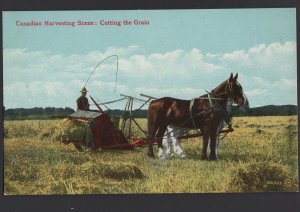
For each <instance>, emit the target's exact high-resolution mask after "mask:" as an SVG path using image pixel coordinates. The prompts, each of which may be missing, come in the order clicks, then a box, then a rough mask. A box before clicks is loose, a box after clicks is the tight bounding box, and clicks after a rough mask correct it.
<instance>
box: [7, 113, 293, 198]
mask: <svg viewBox="0 0 300 212" xmlns="http://www.w3.org/2000/svg"><path fill="white" fill-rule="evenodd" d="M59 122H60V121H57V120H51V121H5V122H4V192H5V194H6V195H18V194H22V195H35V194H103V193H109V194H111V193H113V194H121V193H122V194H123V193H134V194H141V193H208V192H263V191H285V192H286V191H288V192H290V191H298V138H297V135H298V131H297V130H298V127H297V126H298V125H297V116H284V117H283V116H274V117H235V118H234V120H233V123H234V124H233V127H234V129H235V131H234V132H233V133H230V134H228V135H227V136H226V137H225V138H224V139H223V140H222V141H221V143H220V148H219V160H218V161H216V162H212V161H201V160H200V151H201V149H202V138H201V141H200V140H199V139H196V138H194V139H189V140H183V141H182V145H183V149H184V150H185V153H186V155H187V158H186V159H177V158H171V159H169V160H159V159H149V158H147V157H146V151H147V148H146V147H141V148H136V149H135V150H131V151H124V150H123V151H117V150H113V151H108V150H105V151H104V150H99V151H95V152H92V151H90V150H87V149H86V150H84V151H83V152H78V151H77V150H76V149H75V148H74V146H73V145H72V144H69V145H64V144H62V143H61V142H59V139H58V138H57V126H58V125H59ZM139 122H140V123H142V124H143V126H145V123H146V122H145V120H144V119H143V120H139ZM154 150H155V151H157V148H155V149H154Z"/></svg>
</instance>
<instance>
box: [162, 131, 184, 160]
mask: <svg viewBox="0 0 300 212" xmlns="http://www.w3.org/2000/svg"><path fill="white" fill-rule="evenodd" d="M182 131H183V129H180V128H174V127H172V126H168V127H167V130H166V132H165V134H164V137H163V141H162V142H163V149H161V148H159V150H158V154H157V156H158V157H159V158H160V159H167V158H168V157H171V156H174V155H175V156H178V157H180V158H185V154H184V152H183V149H182V147H181V144H180V141H179V140H178V139H177V137H178V136H180V135H181V134H182Z"/></svg>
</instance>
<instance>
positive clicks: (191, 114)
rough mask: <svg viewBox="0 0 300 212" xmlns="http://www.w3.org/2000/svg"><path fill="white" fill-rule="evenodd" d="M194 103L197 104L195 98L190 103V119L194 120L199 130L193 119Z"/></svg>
mask: <svg viewBox="0 0 300 212" xmlns="http://www.w3.org/2000/svg"><path fill="white" fill-rule="evenodd" d="M194 103H195V98H194V99H192V100H191V101H190V108H189V109H190V110H189V111H190V119H192V122H193V125H194V127H195V128H197V126H196V124H195V120H194V117H193V106H194Z"/></svg>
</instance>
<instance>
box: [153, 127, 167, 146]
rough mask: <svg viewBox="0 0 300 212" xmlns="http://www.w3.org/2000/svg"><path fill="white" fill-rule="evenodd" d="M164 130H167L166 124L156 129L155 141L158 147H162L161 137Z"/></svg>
mask: <svg viewBox="0 0 300 212" xmlns="http://www.w3.org/2000/svg"><path fill="white" fill-rule="evenodd" d="M166 130H167V126H166V125H163V126H161V127H160V128H159V129H158V132H157V135H156V137H155V139H156V141H157V146H158V148H163V145H162V140H163V137H164V134H165V132H166Z"/></svg>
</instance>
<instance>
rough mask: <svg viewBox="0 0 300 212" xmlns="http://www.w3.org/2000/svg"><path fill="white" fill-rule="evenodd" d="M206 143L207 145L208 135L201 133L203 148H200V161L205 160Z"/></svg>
mask: <svg viewBox="0 0 300 212" xmlns="http://www.w3.org/2000/svg"><path fill="white" fill-rule="evenodd" d="M208 143H209V135H208V134H207V133H203V148H202V154H201V160H207V147H208Z"/></svg>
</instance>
